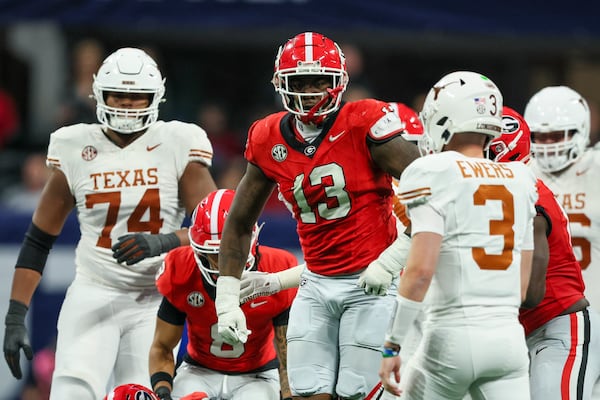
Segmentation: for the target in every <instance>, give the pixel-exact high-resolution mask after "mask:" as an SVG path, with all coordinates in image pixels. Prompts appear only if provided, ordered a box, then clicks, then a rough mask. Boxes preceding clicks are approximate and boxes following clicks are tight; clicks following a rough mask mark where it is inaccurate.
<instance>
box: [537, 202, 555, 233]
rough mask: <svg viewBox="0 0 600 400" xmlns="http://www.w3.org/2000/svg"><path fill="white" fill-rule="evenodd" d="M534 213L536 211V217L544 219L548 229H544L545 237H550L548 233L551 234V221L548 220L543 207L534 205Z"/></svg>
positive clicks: (548, 217)
mask: <svg viewBox="0 0 600 400" xmlns="http://www.w3.org/2000/svg"><path fill="white" fill-rule="evenodd" d="M535 211H537V215H539V216H542V217H544V219H545V220H546V222H547V223H548V228H547V229H546V237H548V236H550V233H551V232H552V220H551V219H550V216H549V215H548V213H547V212H546V209H545V208H544V207H542V206H540V205H537V204H536V205H535Z"/></svg>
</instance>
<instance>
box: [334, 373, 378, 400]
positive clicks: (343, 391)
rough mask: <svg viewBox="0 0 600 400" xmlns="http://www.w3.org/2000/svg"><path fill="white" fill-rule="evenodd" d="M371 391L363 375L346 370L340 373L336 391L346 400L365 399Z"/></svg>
mask: <svg viewBox="0 0 600 400" xmlns="http://www.w3.org/2000/svg"><path fill="white" fill-rule="evenodd" d="M371 389H372V388H369V387H367V381H366V380H365V378H364V377H363V376H362V375H359V374H357V373H356V372H354V371H352V370H350V369H348V368H346V369H343V370H341V371H340V376H339V380H338V383H337V386H336V388H335V391H336V393H337V395H338V396H340V397H342V398H344V399H347V400H358V399H362V398H364V397H365V396H366V395H367V393H369V392H370V391H371Z"/></svg>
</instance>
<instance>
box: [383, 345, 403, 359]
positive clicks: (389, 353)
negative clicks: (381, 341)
mask: <svg viewBox="0 0 600 400" xmlns="http://www.w3.org/2000/svg"><path fill="white" fill-rule="evenodd" d="M399 355H400V351H398V350H396V349H392V348H391V347H384V348H383V349H382V350H381V356H382V357H383V358H390V357H397V356H399Z"/></svg>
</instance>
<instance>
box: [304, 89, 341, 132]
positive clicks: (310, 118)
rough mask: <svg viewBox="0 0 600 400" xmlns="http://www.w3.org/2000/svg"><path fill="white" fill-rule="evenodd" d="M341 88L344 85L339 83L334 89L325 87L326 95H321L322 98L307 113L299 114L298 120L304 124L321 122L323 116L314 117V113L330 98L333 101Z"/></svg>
mask: <svg viewBox="0 0 600 400" xmlns="http://www.w3.org/2000/svg"><path fill="white" fill-rule="evenodd" d="M343 89H344V87H343V86H341V85H340V86H338V87H336V88H334V89H330V88H327V96H323V98H322V99H321V100H320V101H319V102H318V103H317V104H315V105H314V106H313V107H312V108H311V109H310V110H309V111H308V114H306V115H303V116H301V117H300V121H302V123H304V124H308V123H313V124H317V125H318V124H320V123H322V122H323V120H324V119H325V117H324V116H319V117H317V118H315V117H314V115H315V114H316V112H317V111H319V109H320V108H321V107H323V106H324V105H325V103H327V102H328V101H330V100H333V101H335V100H336V99H337V96H339V94H340V92H341V91H342V90H343Z"/></svg>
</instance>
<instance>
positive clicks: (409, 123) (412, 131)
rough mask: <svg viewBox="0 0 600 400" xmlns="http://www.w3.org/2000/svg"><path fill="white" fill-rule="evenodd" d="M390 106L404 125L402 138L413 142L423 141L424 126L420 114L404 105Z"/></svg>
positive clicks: (393, 104) (394, 104) (391, 104)
mask: <svg viewBox="0 0 600 400" xmlns="http://www.w3.org/2000/svg"><path fill="white" fill-rule="evenodd" d="M390 106H391V107H392V109H393V110H394V112H395V113H396V114H397V115H398V116H399V117H400V120H401V121H402V123H403V124H404V133H403V134H402V137H403V138H404V139H406V140H410V141H413V142H416V141H418V140H419V139H421V138H422V137H423V124H422V123H421V120H420V119H419V114H417V112H416V111H415V110H413V109H412V108H410V107H409V106H407V105H406V104H404V103H390Z"/></svg>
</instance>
